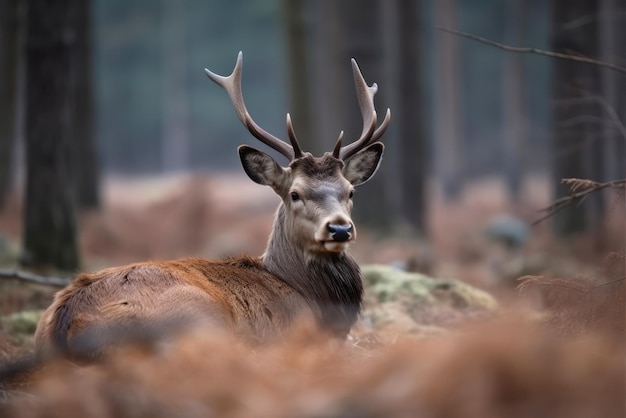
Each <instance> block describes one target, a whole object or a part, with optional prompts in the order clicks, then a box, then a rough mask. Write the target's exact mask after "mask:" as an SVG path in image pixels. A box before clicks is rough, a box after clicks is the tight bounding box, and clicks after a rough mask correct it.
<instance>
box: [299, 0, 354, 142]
mask: <svg viewBox="0 0 626 418" xmlns="http://www.w3.org/2000/svg"><path fill="white" fill-rule="evenodd" d="M307 4H309V5H311V7H312V9H313V10H312V14H313V16H314V22H316V25H315V26H314V27H313V29H314V30H313V31H312V33H313V42H312V43H313V62H314V64H313V66H314V71H313V74H311V86H312V88H311V89H310V92H311V94H312V98H313V103H314V106H313V115H314V117H313V118H314V120H315V122H316V123H315V125H314V127H313V129H314V132H315V135H317V137H318V138H319V141H320V143H322V144H323V147H324V150H329V149H331V148H332V147H333V145H334V143H335V141H336V140H337V136H338V135H339V132H340V131H341V130H342V129H345V122H346V120H347V115H346V108H347V104H346V103H347V102H348V101H347V97H345V95H344V94H342V93H343V92H344V91H345V87H344V85H345V83H346V82H348V83H349V82H350V80H349V78H348V77H346V76H345V73H346V72H348V71H350V64H349V63H348V62H344V61H345V56H344V55H343V35H342V29H343V28H342V27H343V22H342V21H341V18H340V14H339V2H337V1H336V0H316V1H314V2H307Z"/></svg>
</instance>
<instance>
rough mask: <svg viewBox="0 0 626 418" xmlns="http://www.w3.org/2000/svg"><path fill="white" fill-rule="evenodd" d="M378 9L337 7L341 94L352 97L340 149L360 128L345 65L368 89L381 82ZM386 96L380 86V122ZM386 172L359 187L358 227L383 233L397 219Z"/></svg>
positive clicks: (371, 0) (356, 4) (357, 0)
mask: <svg viewBox="0 0 626 418" xmlns="http://www.w3.org/2000/svg"><path fill="white" fill-rule="evenodd" d="M381 7H386V3H385V4H383V3H382V2H381V1H378V0H366V1H363V0H344V1H342V2H340V5H339V11H340V16H341V20H342V22H344V26H343V30H344V33H343V39H344V54H343V55H344V62H346V65H345V67H346V69H345V70H343V73H344V74H345V76H346V82H345V83H343V84H344V86H345V87H344V92H345V95H346V96H347V97H352V99H349V101H348V103H347V112H346V115H347V119H346V121H345V122H344V123H346V125H345V126H346V137H345V138H344V145H345V144H347V143H349V142H351V141H354V140H355V139H356V138H358V136H359V135H360V133H361V129H362V127H363V119H362V115H361V112H360V110H359V106H358V104H357V101H356V93H355V89H354V82H353V81H352V80H351V78H352V77H351V75H352V72H351V71H350V67H349V64H348V63H349V60H350V58H353V57H354V58H355V59H356V60H357V62H358V64H359V67H360V69H361V72H362V73H363V77H364V78H365V80H366V81H367V83H368V84H369V85H371V84H372V83H374V82H378V83H380V82H382V80H384V69H385V68H384V61H385V57H384V56H383V33H382V30H381V25H382V24H383V22H382V19H381V17H380V16H381V9H380V8H381ZM348 77H349V78H348ZM388 93H389V92H388V91H385V86H383V87H382V88H381V89H380V90H379V92H378V94H377V95H376V109H377V110H378V113H379V115H380V118H379V119H380V120H382V118H383V116H384V112H385V110H386V108H387V107H388V106H387V102H388V99H387V97H386V96H385V95H387V94H388ZM383 141H384V138H383ZM389 169H390V167H388V166H387V165H385V164H384V163H383V164H381V167H380V169H379V171H378V174H377V175H376V176H374V177H373V178H372V179H371V180H370V181H368V182H367V183H366V184H365V185H363V186H361V189H362V190H363V195H364V196H368V197H369V198H368V199H367V200H365V199H364V200H359V201H358V204H357V205H355V217H356V218H357V219H358V221H359V222H360V223H362V224H363V225H367V226H368V227H370V228H374V229H378V230H384V229H386V228H388V227H389V226H390V224H392V223H393V222H396V217H397V216H399V215H400V214H399V213H397V211H396V210H395V209H396V208H392V207H390V206H389V204H390V199H389V191H388V190H387V189H386V187H385V186H386V181H387V178H388V176H389ZM357 199H358V197H357Z"/></svg>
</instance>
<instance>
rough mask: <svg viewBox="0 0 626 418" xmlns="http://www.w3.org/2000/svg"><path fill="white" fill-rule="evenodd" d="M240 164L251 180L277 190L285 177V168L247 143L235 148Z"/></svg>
mask: <svg viewBox="0 0 626 418" xmlns="http://www.w3.org/2000/svg"><path fill="white" fill-rule="evenodd" d="M237 151H238V152H239V158H240V159H241V165H242V166H243V169H244V171H245V172H246V174H247V175H248V177H250V179H251V180H252V181H254V182H255V183H258V184H262V185H264V186H270V187H271V188H272V189H274V190H276V191H278V188H279V187H280V185H281V184H282V183H283V180H284V179H285V175H286V173H285V169H284V168H282V167H281V166H280V165H279V164H278V163H277V162H276V161H274V159H273V158H272V157H270V156H269V155H267V154H266V153H264V152H261V151H259V150H256V149H254V148H252V147H249V146H247V145H241V146H239V148H237Z"/></svg>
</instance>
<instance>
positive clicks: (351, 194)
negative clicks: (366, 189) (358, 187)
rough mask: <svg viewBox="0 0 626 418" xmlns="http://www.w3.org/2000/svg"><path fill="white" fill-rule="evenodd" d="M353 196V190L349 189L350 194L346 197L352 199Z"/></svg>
mask: <svg viewBox="0 0 626 418" xmlns="http://www.w3.org/2000/svg"><path fill="white" fill-rule="evenodd" d="M353 197H354V190H350V194H349V195H348V198H350V199H352V198H353Z"/></svg>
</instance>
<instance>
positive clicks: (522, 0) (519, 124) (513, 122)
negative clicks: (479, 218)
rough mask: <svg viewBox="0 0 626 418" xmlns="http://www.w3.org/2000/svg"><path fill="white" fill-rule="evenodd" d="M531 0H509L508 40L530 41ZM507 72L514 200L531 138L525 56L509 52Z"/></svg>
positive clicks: (508, 170) (508, 162)
mask: <svg viewBox="0 0 626 418" xmlns="http://www.w3.org/2000/svg"><path fill="white" fill-rule="evenodd" d="M526 1H527V0H511V1H509V2H508V3H507V5H508V7H507V9H508V10H507V11H506V14H507V16H506V17H507V20H508V25H507V31H508V33H507V43H508V44H510V45H515V46H523V45H525V43H526V28H527V24H528V13H527V10H526ZM505 60H506V61H505V75H504V80H505V81H504V82H505V86H504V91H505V92H506V93H505V94H506V96H505V97H504V104H505V106H504V111H505V116H504V117H505V122H504V141H505V153H504V158H505V161H504V162H505V167H504V172H505V178H506V184H507V189H508V191H509V193H510V196H511V198H512V200H513V202H514V203H517V202H518V201H519V197H520V189H521V183H522V170H521V168H522V166H523V160H522V157H523V155H524V150H525V144H526V142H527V137H528V130H527V129H526V126H527V124H528V121H529V118H528V112H527V109H526V77H525V71H524V56H523V55H522V54H516V53H508V54H505Z"/></svg>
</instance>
